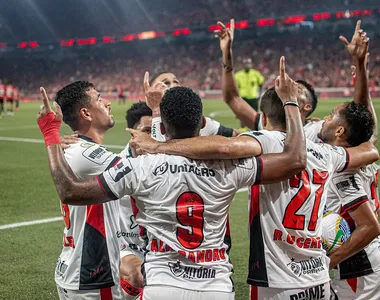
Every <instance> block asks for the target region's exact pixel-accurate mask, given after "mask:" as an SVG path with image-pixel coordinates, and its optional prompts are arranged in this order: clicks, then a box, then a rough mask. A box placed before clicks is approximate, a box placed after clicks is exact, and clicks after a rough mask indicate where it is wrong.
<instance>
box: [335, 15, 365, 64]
mask: <svg viewBox="0 0 380 300" xmlns="http://www.w3.org/2000/svg"><path fill="white" fill-rule="evenodd" d="M360 24H361V21H360V20H359V21H358V22H357V23H356V28H355V32H354V35H353V36H352V39H351V42H348V41H347V39H346V38H345V37H344V36H342V35H341V36H340V37H339V39H340V40H341V41H342V42H343V44H344V45H345V47H346V49H347V50H348V52H349V53H350V54H351V55H352V56H353V57H354V58H356V59H358V60H359V61H364V60H365V57H366V54H367V52H368V44H369V37H367V33H366V32H364V31H363V29H360Z"/></svg>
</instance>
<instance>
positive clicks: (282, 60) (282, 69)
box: [280, 56, 285, 80]
mask: <svg viewBox="0 0 380 300" xmlns="http://www.w3.org/2000/svg"><path fill="white" fill-rule="evenodd" d="M280 79H281V80H285V56H281V58H280Z"/></svg>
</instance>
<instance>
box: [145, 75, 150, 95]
mask: <svg viewBox="0 0 380 300" xmlns="http://www.w3.org/2000/svg"><path fill="white" fill-rule="evenodd" d="M149 87H150V85H149V72H145V75H144V91H145V93H146V92H147V91H148V89H149Z"/></svg>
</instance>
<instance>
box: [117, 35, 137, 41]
mask: <svg viewBox="0 0 380 300" xmlns="http://www.w3.org/2000/svg"><path fill="white" fill-rule="evenodd" d="M135 37H136V35H135V34H128V35H125V36H123V37H122V38H121V39H120V41H122V42H128V41H133V40H134V39H135Z"/></svg>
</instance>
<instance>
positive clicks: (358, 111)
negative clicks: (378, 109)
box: [339, 101, 375, 147]
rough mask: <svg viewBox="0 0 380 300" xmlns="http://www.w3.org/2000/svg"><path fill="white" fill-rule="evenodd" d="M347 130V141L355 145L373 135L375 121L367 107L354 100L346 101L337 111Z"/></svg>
mask: <svg viewBox="0 0 380 300" xmlns="http://www.w3.org/2000/svg"><path fill="white" fill-rule="evenodd" d="M339 115H340V117H341V118H342V119H343V120H344V125H346V126H345V128H346V130H347V142H348V143H349V144H350V145H351V146H353V147H355V146H358V145H360V144H361V143H364V142H367V141H369V140H370V138H371V137H372V135H373V130H374V126H375V121H374V119H373V116H372V114H371V112H370V111H369V110H368V108H367V107H365V106H363V105H361V104H359V103H356V102H354V101H351V102H346V103H345V106H344V107H343V108H342V109H341V110H340V111H339Z"/></svg>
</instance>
